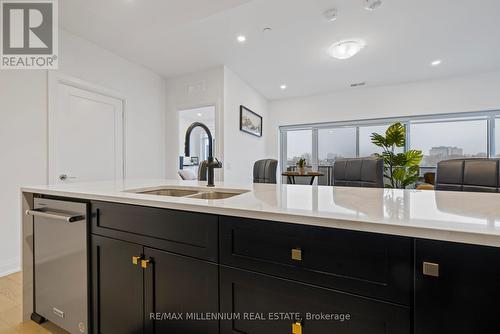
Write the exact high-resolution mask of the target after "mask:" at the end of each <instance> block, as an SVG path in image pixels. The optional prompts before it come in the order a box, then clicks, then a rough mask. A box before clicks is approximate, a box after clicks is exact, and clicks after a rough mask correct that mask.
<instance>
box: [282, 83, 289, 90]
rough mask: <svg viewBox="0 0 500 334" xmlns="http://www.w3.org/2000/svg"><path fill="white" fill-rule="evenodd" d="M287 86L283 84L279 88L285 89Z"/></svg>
mask: <svg viewBox="0 0 500 334" xmlns="http://www.w3.org/2000/svg"><path fill="white" fill-rule="evenodd" d="M287 87H288V86H287V85H285V84H283V85H281V86H280V89H281V90H285V89H287Z"/></svg>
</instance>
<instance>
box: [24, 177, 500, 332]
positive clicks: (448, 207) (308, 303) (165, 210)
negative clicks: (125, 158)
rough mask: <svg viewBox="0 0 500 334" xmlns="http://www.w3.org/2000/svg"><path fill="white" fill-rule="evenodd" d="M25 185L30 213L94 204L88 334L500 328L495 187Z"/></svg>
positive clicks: (29, 302) (29, 228)
mask: <svg viewBox="0 0 500 334" xmlns="http://www.w3.org/2000/svg"><path fill="white" fill-rule="evenodd" d="M167 190H168V191H167ZM22 191H23V212H24V211H26V210H32V209H33V208H34V204H33V203H34V201H35V199H37V198H42V199H49V200H65V201H71V202H77V203H84V204H85V205H87V208H88V209H87V215H86V220H85V221H86V224H87V235H86V237H87V240H88V269H89V270H88V292H89V293H88V301H89V307H88V309H89V313H88V314H89V316H88V329H87V328H85V331H84V332H88V333H165V332H167V331H170V332H171V331H174V332H175V333H248V334H260V333H262V334H266V333H294V334H295V333H331V332H336V333H345V334H348V333H364V334H366V333H397V334H400V333H419V334H420V333H422V334H423V333H426V334H433V333H451V332H453V333H473V332H474V333H486V332H496V331H497V330H498V329H500V325H499V324H497V321H496V320H495V319H496V315H497V312H495V308H496V301H497V300H498V299H499V298H500V289H499V288H497V286H496V281H497V277H500V267H499V266H496V265H494V263H496V262H500V248H499V247H500V202H499V199H500V198H499V197H498V196H500V195H498V194H482V193H459V192H434V191H416V190H388V189H369V188H343V187H315V186H300V185H270V184H253V185H240V184H217V185H216V187H215V189H211V190H210V192H212V194H210V193H207V191H209V190H208V189H206V187H205V185H204V184H203V183H197V182H193V181H175V180H144V181H125V182H121V183H110V182H101V183H92V184H61V185H54V186H38V187H25V188H23V189H22ZM214 191H215V192H217V194H215V193H213V192H214ZM165 194H170V195H172V196H165ZM207 198H208V199H207ZM217 198H218V199H217ZM33 225H34V224H33V217H32V216H26V215H24V216H23V236H22V242H23V273H24V316H25V318H29V317H30V316H31V315H32V314H33V313H35V314H36V311H37V305H36V302H35V303H34V300H33V299H34V298H33V296H34V294H33V282H34V279H33V277H34V276H36V273H34V267H33V249H34V247H33ZM54 241H57V237H55V240H54ZM35 256H36V255H35ZM35 281H36V280H35ZM35 290H36V286H35ZM34 304H35V305H34ZM175 315H177V316H182V317H181V319H179V318H175ZM42 316H43V315H42ZM188 316H189V318H188ZM86 327H87V326H86Z"/></svg>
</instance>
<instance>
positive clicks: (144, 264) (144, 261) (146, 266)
mask: <svg viewBox="0 0 500 334" xmlns="http://www.w3.org/2000/svg"><path fill="white" fill-rule="evenodd" d="M150 262H151V261H150V260H141V267H143V268H144V269H148V266H149V263H150Z"/></svg>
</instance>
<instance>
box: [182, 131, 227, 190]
mask: <svg viewBox="0 0 500 334" xmlns="http://www.w3.org/2000/svg"><path fill="white" fill-rule="evenodd" d="M197 127H200V128H202V129H203V130H205V132H206V133H207V136H208V158H207V160H208V165H207V174H208V175H207V180H208V184H207V187H215V184H214V169H215V168H221V167H222V164H221V162H220V161H219V160H217V158H214V156H213V148H212V145H213V143H212V142H213V140H212V133H211V132H210V130H209V129H208V127H207V126H206V125H205V124H203V123H200V122H194V123H193V124H191V125H190V126H189V128H188V129H187V131H186V141H185V143H184V154H185V155H186V156H187V157H189V156H190V154H189V151H190V142H191V132H193V130H194V128H197Z"/></svg>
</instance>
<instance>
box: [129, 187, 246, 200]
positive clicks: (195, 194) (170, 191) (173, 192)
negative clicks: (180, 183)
mask: <svg viewBox="0 0 500 334" xmlns="http://www.w3.org/2000/svg"><path fill="white" fill-rule="evenodd" d="M129 192H133V193H136V194H144V195H156V196H171V197H186V198H197V199H211V200H214V199H226V198H230V197H234V196H238V195H241V194H244V193H246V192H248V190H240V189H224V190H220V191H219V190H201V189H194V188H191V189H186V188H180V187H179V188H175V187H163V188H155V189H149V190H133V191H129Z"/></svg>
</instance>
